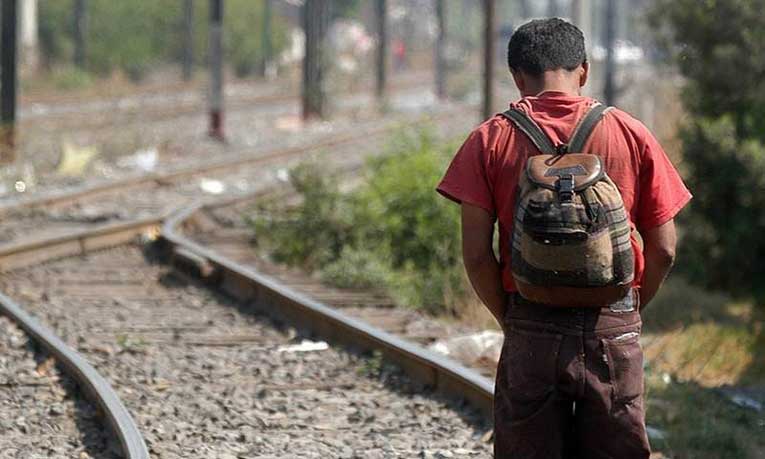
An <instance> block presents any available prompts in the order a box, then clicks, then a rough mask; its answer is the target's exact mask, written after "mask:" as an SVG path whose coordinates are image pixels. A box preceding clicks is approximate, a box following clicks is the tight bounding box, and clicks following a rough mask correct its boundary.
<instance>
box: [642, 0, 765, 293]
mask: <svg viewBox="0 0 765 459" xmlns="http://www.w3.org/2000/svg"><path fill="white" fill-rule="evenodd" d="M763 7H765V2H763V1H762V0H717V1H713V2H697V1H693V0H660V1H658V2H657V3H656V5H655V9H654V14H653V16H652V20H653V23H654V27H655V30H656V31H657V32H659V33H658V35H659V37H661V38H662V40H663V43H664V44H665V47H666V49H667V51H668V52H669V54H670V55H672V56H674V57H675V61H676V62H677V65H678V68H679V69H680V72H681V73H682V75H683V76H684V77H686V79H687V85H686V87H685V90H684V105H685V106H686V108H687V109H688V110H689V111H690V113H691V115H692V116H691V118H690V120H689V122H688V123H687V125H686V126H685V127H684V128H683V130H682V132H681V138H682V140H683V158H684V162H685V165H686V169H687V174H686V175H687V181H688V184H689V185H690V188H691V191H692V192H693V193H694V194H695V199H694V202H693V203H692V204H691V207H690V211H689V212H687V213H685V214H684V215H683V216H682V220H681V222H682V223H683V227H684V229H685V231H684V237H683V238H682V243H681V247H680V251H681V256H682V260H683V262H682V264H681V265H680V268H681V269H683V270H685V271H686V272H687V273H688V274H690V276H691V278H692V279H693V280H694V281H695V282H697V283H699V284H701V285H704V286H705V287H711V288H720V289H724V290H727V291H728V292H730V293H731V294H733V295H735V296H738V297H747V296H755V297H757V298H759V299H760V300H761V301H763V300H765V286H763V285H762V283H761V281H762V279H763V278H764V277H765V263H763V262H762V260H763V259H765V238H763V237H762V234H764V233H765V218H763V215H765V197H763V195H762V190H763V189H765V178H763V177H765V174H764V173H765V80H763V78H762V75H763V74H765V15H763V14H762V10H763ZM720 18H725V20H720Z"/></svg>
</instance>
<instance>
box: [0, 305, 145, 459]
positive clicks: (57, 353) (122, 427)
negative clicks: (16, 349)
mask: <svg viewBox="0 0 765 459" xmlns="http://www.w3.org/2000/svg"><path fill="white" fill-rule="evenodd" d="M0 313H2V314H4V315H6V316H8V317H9V318H11V319H12V320H13V321H15V322H16V324H18V325H19V327H20V328H21V329H23V330H24V331H25V332H26V333H27V334H28V335H29V336H31V337H32V338H33V339H34V340H35V341H36V342H37V343H39V344H40V345H42V347H44V348H45V349H46V350H47V351H48V353H50V354H51V355H53V356H54V357H55V358H56V360H57V361H58V362H59V363H61V364H62V365H63V366H64V367H65V368H66V370H67V373H68V374H69V375H71V376H72V378H73V379H74V380H75V381H77V384H78V385H79V386H80V387H82V388H83V389H85V393H86V394H87V395H88V396H89V399H90V400H91V402H93V403H95V404H96V405H97V406H98V407H99V408H100V409H101V412H103V413H104V415H105V416H106V420H107V422H108V423H109V427H110V428H111V429H112V431H113V432H114V433H115V434H116V436H117V438H118V439H119V442H120V445H121V447H122V452H123V456H124V457H125V458H126V459H149V451H148V450H147V448H146V443H145V442H144V440H143V437H142V436H141V433H140V432H139V430H138V426H137V425H136V423H135V421H134V420H133V418H132V417H131V416H130V413H129V412H128V411H127V409H126V408H125V406H124V405H123V404H122V402H121V401H120V399H119V397H118V396H117V394H116V393H115V392H114V389H112V388H111V386H110V385H109V383H108V382H107V381H106V380H105V379H104V378H103V377H102V376H101V375H100V374H98V372H97V371H96V370H95V369H94V368H93V366H92V365H90V364H89V363H88V361H87V360H85V358H83V357H82V356H81V355H80V354H79V353H77V352H76V351H75V350H74V349H72V348H70V347H69V346H68V345H67V344H66V343H64V342H63V341H62V340H61V339H60V338H58V337H57V336H56V335H55V334H54V333H53V332H51V331H50V330H48V329H47V328H46V327H44V326H42V325H40V323H38V322H37V321H36V320H35V319H34V318H32V316H30V315H29V314H27V313H26V312H24V310H23V309H22V308H21V307H20V306H19V305H18V304H16V303H15V302H14V301H13V300H11V299H10V298H8V297H7V296H5V295H4V294H2V293H0Z"/></svg>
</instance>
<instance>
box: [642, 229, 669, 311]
mask: <svg viewBox="0 0 765 459" xmlns="http://www.w3.org/2000/svg"><path fill="white" fill-rule="evenodd" d="M641 236H642V237H643V243H644V244H645V247H644V249H643V255H644V256H645V273H644V274H643V283H642V287H641V289H640V309H643V308H644V307H646V305H647V304H648V303H649V302H650V301H651V299H653V297H654V296H655V295H656V292H658V291H659V288H660V287H661V284H662V283H663V282H664V279H666V278H667V275H668V274H669V271H670V269H672V264H673V263H674V262H675V247H676V245H677V234H676V232H675V221H674V220H670V221H668V222H667V223H665V224H663V225H660V226H657V227H656V228H652V229H650V230H647V231H645V232H641Z"/></svg>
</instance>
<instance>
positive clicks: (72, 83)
mask: <svg viewBox="0 0 765 459" xmlns="http://www.w3.org/2000/svg"><path fill="white" fill-rule="evenodd" d="M52 77H53V85H54V86H55V87H56V88H58V89H64V90H71V89H81V88H85V87H87V86H90V84H91V83H92V82H93V78H91V76H90V74H88V73H87V72H85V71H83V70H80V69H78V68H76V67H62V68H58V69H55V70H54V71H53V75H52Z"/></svg>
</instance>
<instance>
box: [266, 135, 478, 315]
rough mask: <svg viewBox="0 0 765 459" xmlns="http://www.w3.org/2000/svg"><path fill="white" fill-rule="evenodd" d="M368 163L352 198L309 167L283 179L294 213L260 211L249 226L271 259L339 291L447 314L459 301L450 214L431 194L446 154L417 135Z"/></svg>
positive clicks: (455, 227) (455, 213) (448, 149)
mask: <svg viewBox="0 0 765 459" xmlns="http://www.w3.org/2000/svg"><path fill="white" fill-rule="evenodd" d="M394 138H395V139H396V140H394V142H393V143H392V144H391V145H390V146H389V147H388V151H387V152H386V153H385V154H384V155H382V156H380V157H378V158H376V159H373V160H371V161H370V162H369V164H368V167H367V173H366V177H367V180H366V182H365V183H364V184H363V185H361V186H360V187H359V188H358V189H356V190H354V192H353V193H348V194H342V193H340V192H339V191H338V185H337V180H336V179H335V178H333V177H331V176H330V175H328V174H326V171H322V170H321V168H320V167H318V166H317V165H316V164H310V165H303V166H301V167H299V168H297V169H296V170H294V171H293V173H292V175H291V181H292V185H293V186H294V188H295V190H296V191H297V192H298V194H299V195H300V196H301V198H302V200H301V202H300V204H299V205H297V206H295V207H293V208H290V209H287V210H284V209H281V210H279V209H276V208H274V207H273V206H268V207H266V208H261V209H260V212H259V214H258V215H257V216H256V217H255V218H253V219H252V222H253V226H254V229H255V233H256V238H257V241H258V243H261V244H262V245H264V246H266V247H267V248H268V250H269V251H270V253H271V255H272V256H273V258H274V259H275V260H277V261H281V262H285V263H288V264H291V265H296V266H301V267H303V268H306V269H309V270H315V271H319V272H320V274H321V275H322V277H323V278H324V279H325V280H327V281H329V282H332V283H334V284H336V285H340V286H343V287H362V288H370V287H380V288H381V289H382V290H384V291H386V292H387V293H388V294H389V295H390V296H391V297H392V298H393V299H394V300H396V301H397V302H399V303H400V304H404V305H410V306H413V307H417V308H421V309H424V310H427V311H430V312H434V313H442V312H454V310H455V304H456V301H457V299H458V298H459V297H460V296H461V295H462V294H463V293H464V276H463V275H462V271H463V268H462V265H461V258H460V256H459V253H460V250H459V247H460V245H459V244H460V234H459V229H460V226H459V210H458V208H457V206H454V205H453V204H450V203H449V202H447V201H446V200H445V199H443V198H440V197H438V196H437V195H436V193H435V191H434V188H435V185H436V183H437V182H438V180H439V178H440V177H441V174H442V172H443V170H444V168H445V166H446V164H447V162H448V160H449V159H450V158H451V156H452V154H453V152H454V148H455V145H454V144H437V143H436V142H435V141H434V137H433V136H432V135H431V134H430V133H429V132H428V131H427V130H420V131H401V132H400V133H399V134H398V135H396V136H394Z"/></svg>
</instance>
